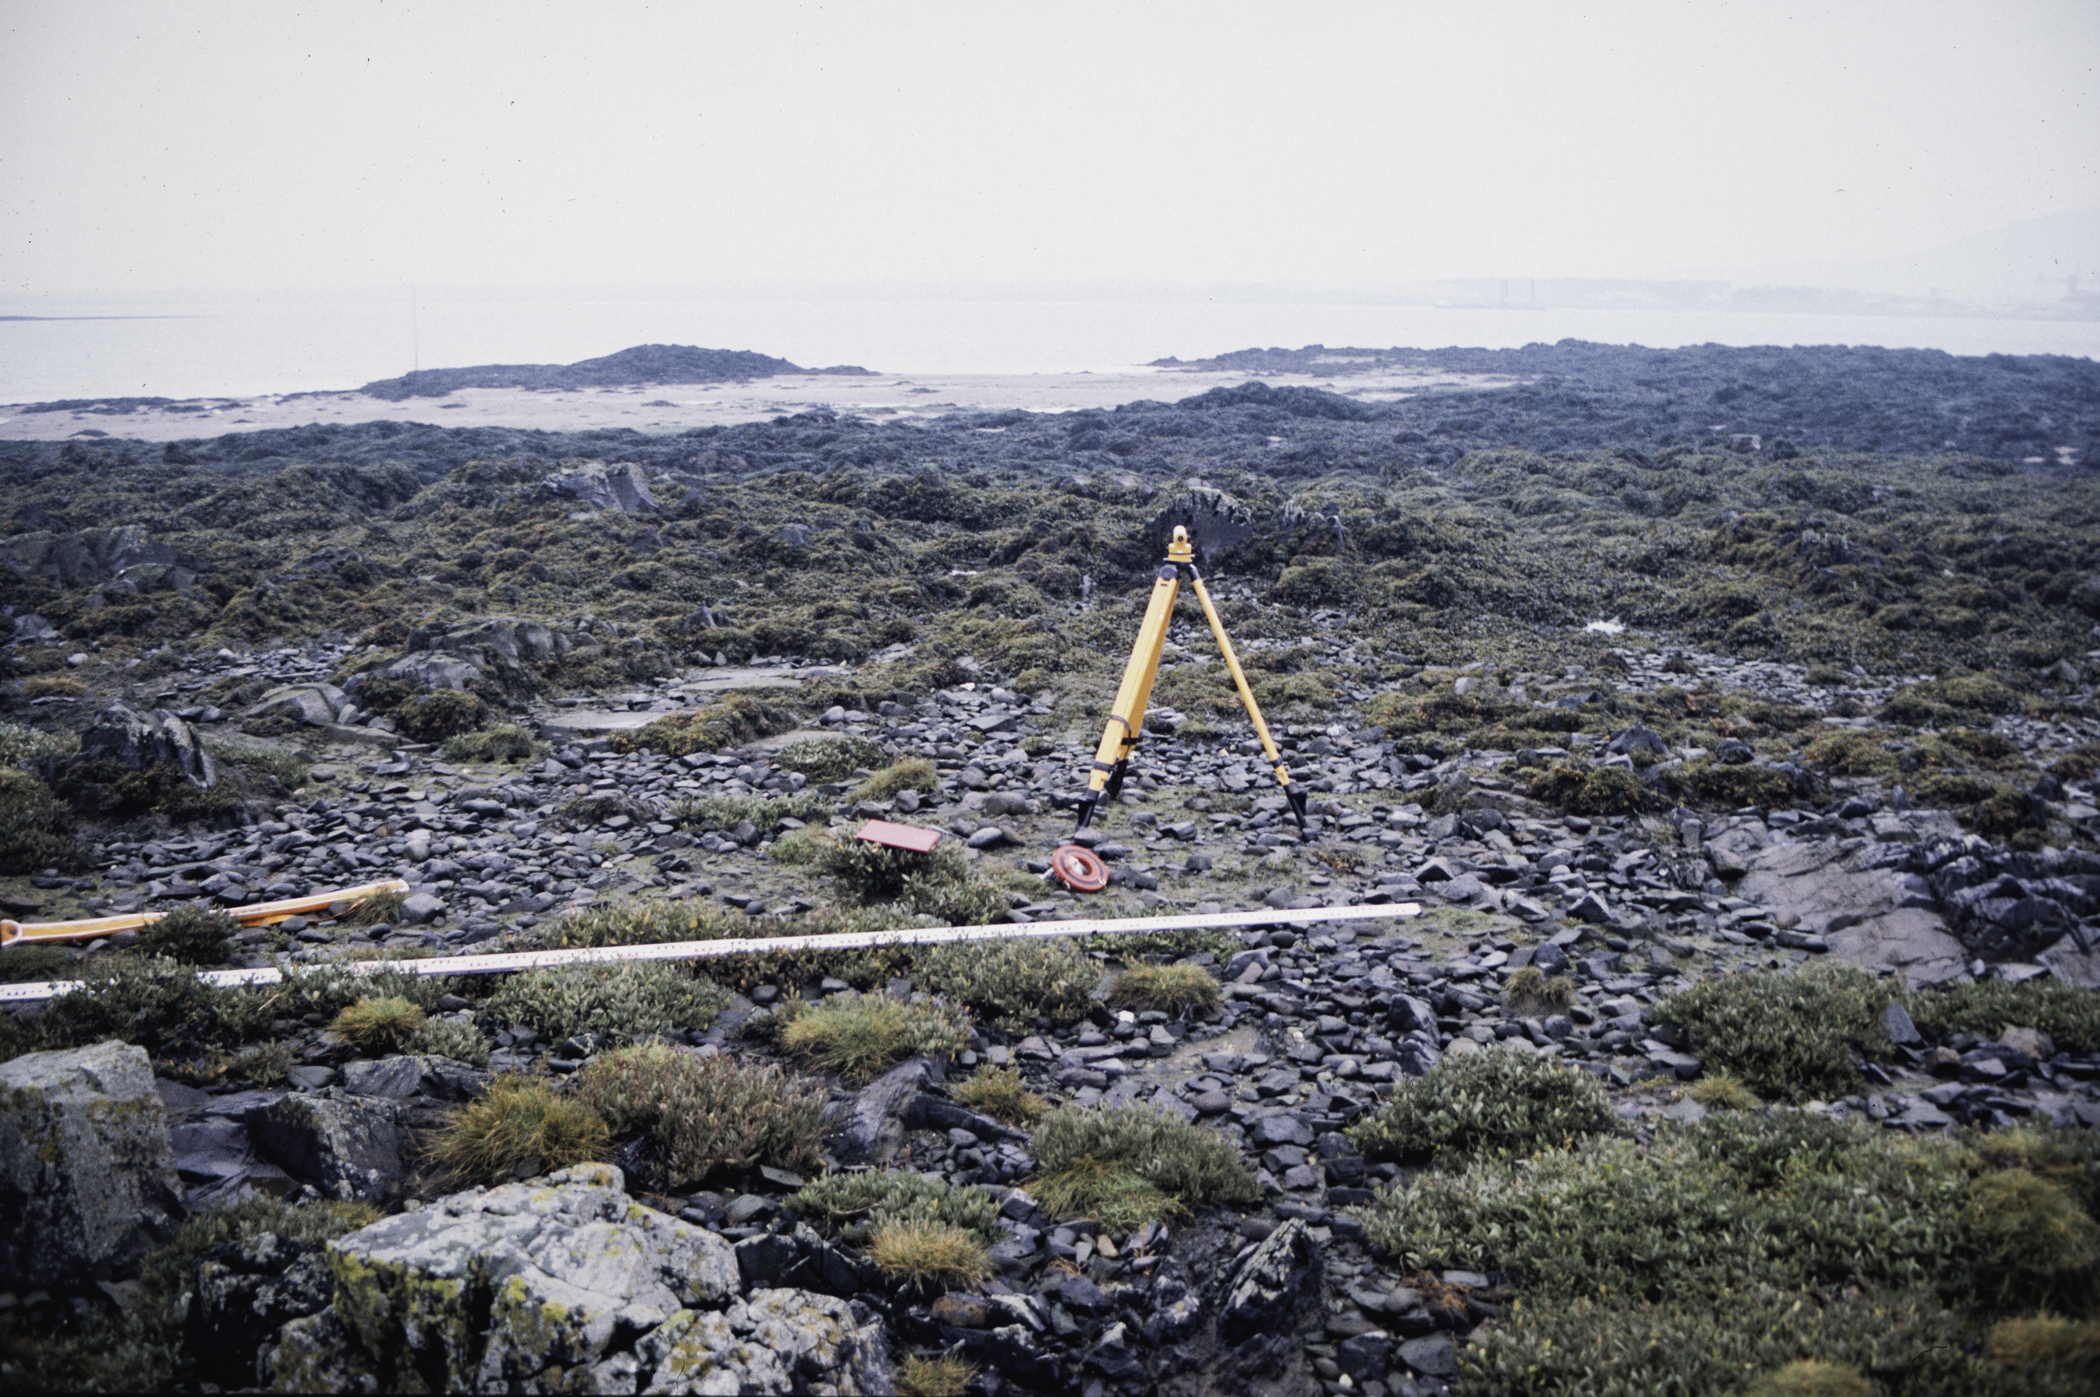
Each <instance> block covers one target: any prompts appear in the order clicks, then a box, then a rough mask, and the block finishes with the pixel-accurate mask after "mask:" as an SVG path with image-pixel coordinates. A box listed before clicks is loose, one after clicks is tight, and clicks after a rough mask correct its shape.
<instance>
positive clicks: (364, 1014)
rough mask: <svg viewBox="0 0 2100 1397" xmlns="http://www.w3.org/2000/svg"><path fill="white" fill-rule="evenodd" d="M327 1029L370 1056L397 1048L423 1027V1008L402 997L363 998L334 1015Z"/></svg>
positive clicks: (376, 1055) (393, 1050)
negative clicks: (333, 1020) (333, 1019)
mask: <svg viewBox="0 0 2100 1397" xmlns="http://www.w3.org/2000/svg"><path fill="white" fill-rule="evenodd" d="M328 1027H329V1030H330V1031H331V1032H333V1033H335V1034H336V1035H337V1036H338V1037H340V1038H342V1039H343V1040H344V1041H346V1042H348V1043H349V1044H350V1045H351V1046H352V1047H354V1048H356V1049H357V1050H358V1051H359V1052H361V1053H364V1054H366V1055H367V1056H370V1057H383V1056H384V1055H386V1054H388V1053H397V1052H400V1051H401V1049H402V1048H403V1046H405V1045H406V1044H407V1043H408V1041H409V1039H410V1038H412V1037H414V1036H415V1033H416V1030H418V1029H420V1028H421V1027H423V1011H422V1010H421V1009H420V1008H418V1007H416V1006H415V1005H414V1004H411V1003H410V1002H409V1001H407V1000H405V999H366V1000H361V1001H360V1002H358V1003H356V1004H352V1005H351V1006H349V1007H348V1008H347V1009H344V1010H343V1011H342V1012H341V1013H339V1014H337V1015H336V1016H335V1022H333V1023H331V1024H329V1025H328Z"/></svg>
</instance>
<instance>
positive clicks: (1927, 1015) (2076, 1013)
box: [1907, 977, 2100, 1054]
mask: <svg viewBox="0 0 2100 1397" xmlns="http://www.w3.org/2000/svg"><path fill="white" fill-rule="evenodd" d="M1907 1007H1908V1008H1909V1010H1910V1016H1911V1020H1912V1022H1914V1023H1915V1024H1916V1025H1917V1026H1918V1031H1919V1032H1921V1033H1924V1034H1927V1035H1929V1036H1931V1037H1934V1038H1944V1037H1946V1036H1947V1035H1948V1034H1951V1033H1974V1034H1976V1035H1978V1036H1979V1037H1983V1038H1989V1039H1996V1038H1997V1037H1998V1036H1999V1035H2000V1034H2002V1033H2004V1032H2005V1030H2006V1029H2008V1028H2035V1029H2040V1030H2041V1031H2042V1032H2043V1033H2045V1034H2047V1035H2048V1037H2049V1041H2050V1042H2051V1043H2053V1044H2055V1046H2056V1050H2057V1051H2058V1052H2066V1053H2080V1054H2086V1053H2096V1052H2100V990H2086V989H2079V988H2077V987H2076V986H2074V985H2067V984H2065V983H2064V982H2063V981H2061V980H2058V979H2055V978H2053V977H2051V978H2043V979H2034V980H2022V981H2021V982H2020V983H2019V984H2017V985H2015V984H2008V983H2007V982H2006V981H2004V980H1977V981H1974V982H1972V983H1968V984H1946V985H1934V986H1932V987H1931V988H1929V989H1924V990H1921V991H1919V992H1918V993H1917V994H1914V995H1912V996H1911V997H1910V999H1909V1000H1908V1001H1907Z"/></svg>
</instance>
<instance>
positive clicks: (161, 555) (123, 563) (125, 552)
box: [0, 524, 193, 591]
mask: <svg viewBox="0 0 2100 1397" xmlns="http://www.w3.org/2000/svg"><path fill="white" fill-rule="evenodd" d="M0 561H4V562H5V563H6V564H7V565H8V566H9V567H11V568H13V569H14V570H15V571H16V572H18V573H21V574H23V575H24V576H27V577H39V578H42V579H43V580H44V581H46V582H49V583H50V584H51V585H52V586H54V587H78V586H82V585H84V584H92V583H96V582H107V581H109V580H110V579H111V578H113V577H123V576H126V575H127V573H128V572H129V571H130V570H132V569H138V570H139V571H140V573H141V574H142V576H141V579H140V581H139V583H137V584H135V585H139V586H140V589H141V590H146V591H150V590H153V589H154V588H155V587H162V586H178V587H179V586H182V585H184V584H186V583H187V582H188V581H189V579H190V577H191V576H192V575H193V574H191V573H190V572H189V570H188V569H186V568H181V567H180V566H179V563H178V559H177V555H176V552H175V550H174V549H173V548H171V547H169V546H168V545H167V544H165V543H157V542H155V541H154V540H153V538H152V537H150V536H149V535H148V534H147V533H146V531H145V530H144V529H142V528H140V527H139V526H138V525H136V524H119V525H117V526H116V527H114V528H107V529H82V530H81V531H80V532H78V533H71V534H62V533H29V534H16V535H15V536H14V537H13V538H10V539H8V540H7V541H6V543H5V544H4V545H0Z"/></svg>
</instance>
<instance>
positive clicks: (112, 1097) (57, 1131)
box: [0, 1042, 182, 1290]
mask: <svg viewBox="0 0 2100 1397" xmlns="http://www.w3.org/2000/svg"><path fill="white" fill-rule="evenodd" d="M181 1197H182V1195H181V1191H180V1186H179V1184H178V1182H177V1179H176V1174H175V1158H174V1154H173V1153H172V1151H171V1150H170V1148H169V1145H168V1126H167V1115H166V1112H165V1111H164V1109H163V1108H162V1106H161V1100H160V1097H159V1095H158V1094H156V1093H155V1091H154V1089H153V1065H152V1062H151V1061H150V1060H149V1059H148V1058H147V1056H146V1050H145V1049H143V1048H139V1047H134V1046H132V1045H131V1044H128V1043H116V1042H109V1043H97V1044H95V1045H94V1046H93V1047H88V1048H75V1049H72V1050H69V1051H66V1052H50V1053H28V1054H25V1055H23V1056H21V1057H18V1058H15V1059H14V1060H13V1061H11V1062H7V1063H0V1217H4V1218H5V1219H6V1225H5V1226H0V1287H6V1288H8V1289H11V1290H33V1289H39V1288H43V1287H49V1286H77V1285H83V1284H90V1283H92V1282H95V1281H102V1280H118V1279H121V1278H123V1277H124V1276H126V1275H128V1274H130V1273H132V1272H135V1271H136V1270H137V1268H138V1263H139V1262H140V1260H142V1259H143V1258H144V1257H145V1255H146V1253H147V1252H150V1251H152V1250H153V1249H154V1248H156V1247H158V1246H159V1245H161V1244H162V1243H163V1242H166V1241H167V1240H168V1239H169V1238H170V1237H172V1236H174V1235H175V1229H176V1228H177V1227H179V1226H180V1225H181V1220H182V1203H181Z"/></svg>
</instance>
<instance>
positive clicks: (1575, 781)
mask: <svg viewBox="0 0 2100 1397" xmlns="http://www.w3.org/2000/svg"><path fill="white" fill-rule="evenodd" d="M1525 794H1526V795H1528V796H1530V797H1531V798H1532V799H1533V800H1535V801H1538V802H1539V803H1540V804H1542V805H1548V806H1551V807H1552V808H1553V809H1555V810H1558V811H1560V812H1561V813H1562V814H1564V815H1631V814H1634V813H1636V812H1638V811H1641V810H1644V809H1646V808H1647V807H1648V806H1649V804H1651V803H1652V802H1653V800H1654V796H1653V794H1652V793H1651V792H1650V791H1649V790H1648V788H1647V787H1646V786H1644V785H1642V784H1641V778H1640V777H1638V776H1636V775H1635V774H1634V773H1633V771H1632V770H1631V769H1630V768H1627V767H1623V766H1585V765H1583V764H1582V763H1581V762H1557V763H1555V764H1554V766H1553V767H1552V768H1551V769H1550V770H1548V771H1547V772H1546V774H1545V775H1543V776H1541V777H1539V778H1538V779H1537V780H1536V781H1533V782H1532V783H1531V785H1530V787H1529V788H1528V789H1527V790H1526V791H1525Z"/></svg>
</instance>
